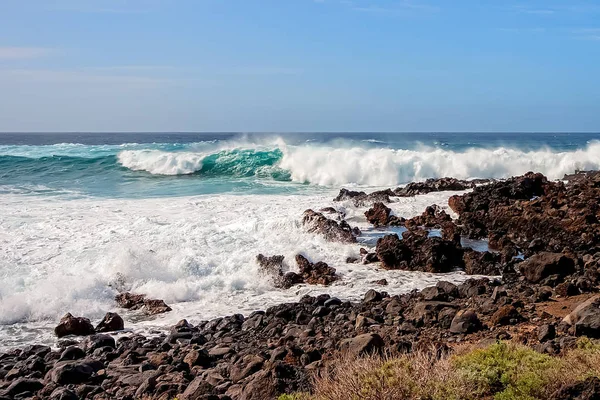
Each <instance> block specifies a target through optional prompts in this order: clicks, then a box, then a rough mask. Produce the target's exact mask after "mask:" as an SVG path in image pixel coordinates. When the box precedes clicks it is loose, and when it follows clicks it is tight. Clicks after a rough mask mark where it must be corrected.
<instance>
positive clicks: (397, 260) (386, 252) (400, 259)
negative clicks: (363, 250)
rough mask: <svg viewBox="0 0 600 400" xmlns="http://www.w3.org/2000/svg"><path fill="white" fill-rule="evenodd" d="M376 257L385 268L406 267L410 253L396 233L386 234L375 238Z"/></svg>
mask: <svg viewBox="0 0 600 400" xmlns="http://www.w3.org/2000/svg"><path fill="white" fill-rule="evenodd" d="M376 254H377V258H379V261H381V265H382V267H383V268H386V269H408V262H410V259H411V254H410V250H409V249H408V247H406V246H405V245H404V244H403V243H402V241H401V240H400V238H399V237H398V235H396V234H393V235H386V236H384V237H382V238H380V239H378V240H377V248H376Z"/></svg>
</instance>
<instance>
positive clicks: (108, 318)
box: [96, 312, 125, 333]
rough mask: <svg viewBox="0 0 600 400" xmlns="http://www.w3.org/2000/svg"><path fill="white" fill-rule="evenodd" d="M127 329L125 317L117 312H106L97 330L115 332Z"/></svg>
mask: <svg viewBox="0 0 600 400" xmlns="http://www.w3.org/2000/svg"><path fill="white" fill-rule="evenodd" d="M123 329H125V323H124V322H123V318H121V316H120V315H119V314H117V313H112V312H109V313H106V315H105V316H104V318H103V319H102V321H100V323H99V324H98V326H96V332H99V333H101V332H114V331H122V330H123Z"/></svg>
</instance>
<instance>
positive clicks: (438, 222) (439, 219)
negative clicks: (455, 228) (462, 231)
mask: <svg viewBox="0 0 600 400" xmlns="http://www.w3.org/2000/svg"><path fill="white" fill-rule="evenodd" d="M451 222H452V218H451V217H450V215H448V214H447V213H446V211H444V210H442V209H441V208H440V207H439V206H438V205H437V204H434V205H432V206H428V207H427V208H425V211H424V212H423V214H421V215H419V216H417V217H414V218H411V219H409V220H407V221H406V222H405V225H406V227H407V228H409V229H414V228H417V227H427V228H436V229H441V228H442V227H443V226H446V229H447V230H448V229H452V228H451V225H448V223H451ZM446 236H452V237H453V235H449V234H447V235H446Z"/></svg>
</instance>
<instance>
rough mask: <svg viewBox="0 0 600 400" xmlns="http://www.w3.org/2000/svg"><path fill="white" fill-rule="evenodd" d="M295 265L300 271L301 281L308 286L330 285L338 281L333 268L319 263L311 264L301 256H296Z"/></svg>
mask: <svg viewBox="0 0 600 400" xmlns="http://www.w3.org/2000/svg"><path fill="white" fill-rule="evenodd" d="M296 263H297V264H298V268H299V269H300V276H301V277H302V279H303V281H304V282H306V283H308V284H310V285H325V286H327V285H330V284H331V283H333V282H334V281H336V280H337V279H338V277H337V275H336V274H335V268H332V267H330V266H329V265H327V264H326V263H324V262H322V261H319V262H317V263H314V264H313V263H311V262H310V261H308V260H307V259H306V257H304V256H303V255H301V254H297V255H296Z"/></svg>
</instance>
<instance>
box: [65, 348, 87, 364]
mask: <svg viewBox="0 0 600 400" xmlns="http://www.w3.org/2000/svg"><path fill="white" fill-rule="evenodd" d="M83 357H85V351H83V349H82V348H81V347H77V346H69V347H67V348H66V349H65V350H63V352H62V353H61V355H60V358H59V361H65V360H79V359H80V358H83Z"/></svg>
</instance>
